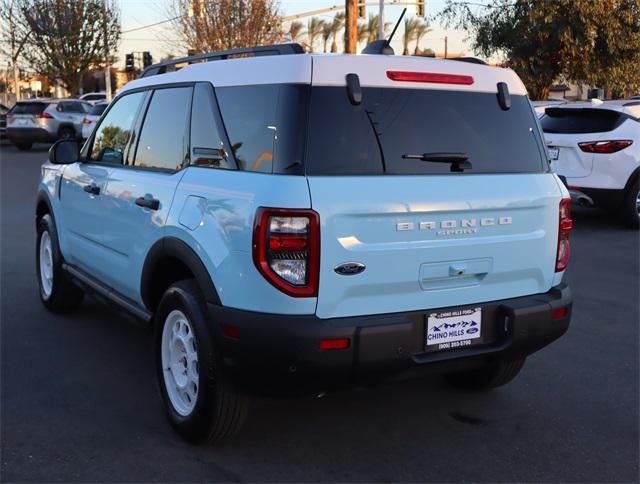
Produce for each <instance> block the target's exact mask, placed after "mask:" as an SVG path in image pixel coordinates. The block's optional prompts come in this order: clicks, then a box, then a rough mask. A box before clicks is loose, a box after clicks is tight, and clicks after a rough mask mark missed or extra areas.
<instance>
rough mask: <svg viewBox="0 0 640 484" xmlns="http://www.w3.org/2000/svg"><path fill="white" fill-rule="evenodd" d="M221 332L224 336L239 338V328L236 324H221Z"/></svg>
mask: <svg viewBox="0 0 640 484" xmlns="http://www.w3.org/2000/svg"><path fill="white" fill-rule="evenodd" d="M222 332H223V333H224V335H225V336H228V337H229V338H234V339H239V338H240V328H238V327H237V326H230V325H228V324H223V325H222Z"/></svg>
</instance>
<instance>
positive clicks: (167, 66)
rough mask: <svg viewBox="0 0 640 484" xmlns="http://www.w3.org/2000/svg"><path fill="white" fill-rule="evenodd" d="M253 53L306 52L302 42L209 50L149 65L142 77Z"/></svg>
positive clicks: (258, 54) (285, 53)
mask: <svg viewBox="0 0 640 484" xmlns="http://www.w3.org/2000/svg"><path fill="white" fill-rule="evenodd" d="M243 54H253V55H254V56H255V57H259V56H264V55H291V54H304V49H303V48H302V46H301V45H300V44H276V45H258V46H255V47H247V48H241V49H231V50H221V51H218V52H207V53H205V54H196V55H191V56H188V57H180V58H179V59H171V60H168V61H165V62H161V63H159V64H153V65H150V66H149V67H147V68H146V69H145V70H144V71H142V74H140V77H148V76H155V75H156V74H164V73H166V72H171V71H174V70H175V66H176V65H178V64H193V63H196V62H209V61H216V60H225V59H228V58H229V57H231V56H235V55H243Z"/></svg>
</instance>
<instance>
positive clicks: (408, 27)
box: [402, 18, 419, 55]
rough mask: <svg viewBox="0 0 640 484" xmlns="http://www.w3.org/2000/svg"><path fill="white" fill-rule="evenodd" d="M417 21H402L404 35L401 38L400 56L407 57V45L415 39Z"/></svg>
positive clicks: (408, 19)
mask: <svg viewBox="0 0 640 484" xmlns="http://www.w3.org/2000/svg"><path fill="white" fill-rule="evenodd" d="M418 24H419V21H418V19H417V18H406V19H404V35H403V36H402V46H403V49H402V55H409V44H410V43H411V42H413V39H414V38H415V37H416V32H417V29H418Z"/></svg>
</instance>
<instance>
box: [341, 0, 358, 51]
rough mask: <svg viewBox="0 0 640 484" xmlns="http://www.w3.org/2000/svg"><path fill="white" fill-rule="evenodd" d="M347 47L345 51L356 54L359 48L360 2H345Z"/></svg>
mask: <svg viewBox="0 0 640 484" xmlns="http://www.w3.org/2000/svg"><path fill="white" fill-rule="evenodd" d="M345 2H346V3H345V9H346V19H345V34H344V40H345V46H344V51H345V52H346V53H348V54H355V53H356V49H357V48H358V0H345Z"/></svg>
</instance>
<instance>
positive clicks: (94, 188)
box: [84, 183, 100, 195]
mask: <svg viewBox="0 0 640 484" xmlns="http://www.w3.org/2000/svg"><path fill="white" fill-rule="evenodd" d="M84 191H85V192H87V193H90V194H91V195H100V187H99V186H98V185H95V184H93V183H92V184H91V185H85V186H84Z"/></svg>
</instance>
